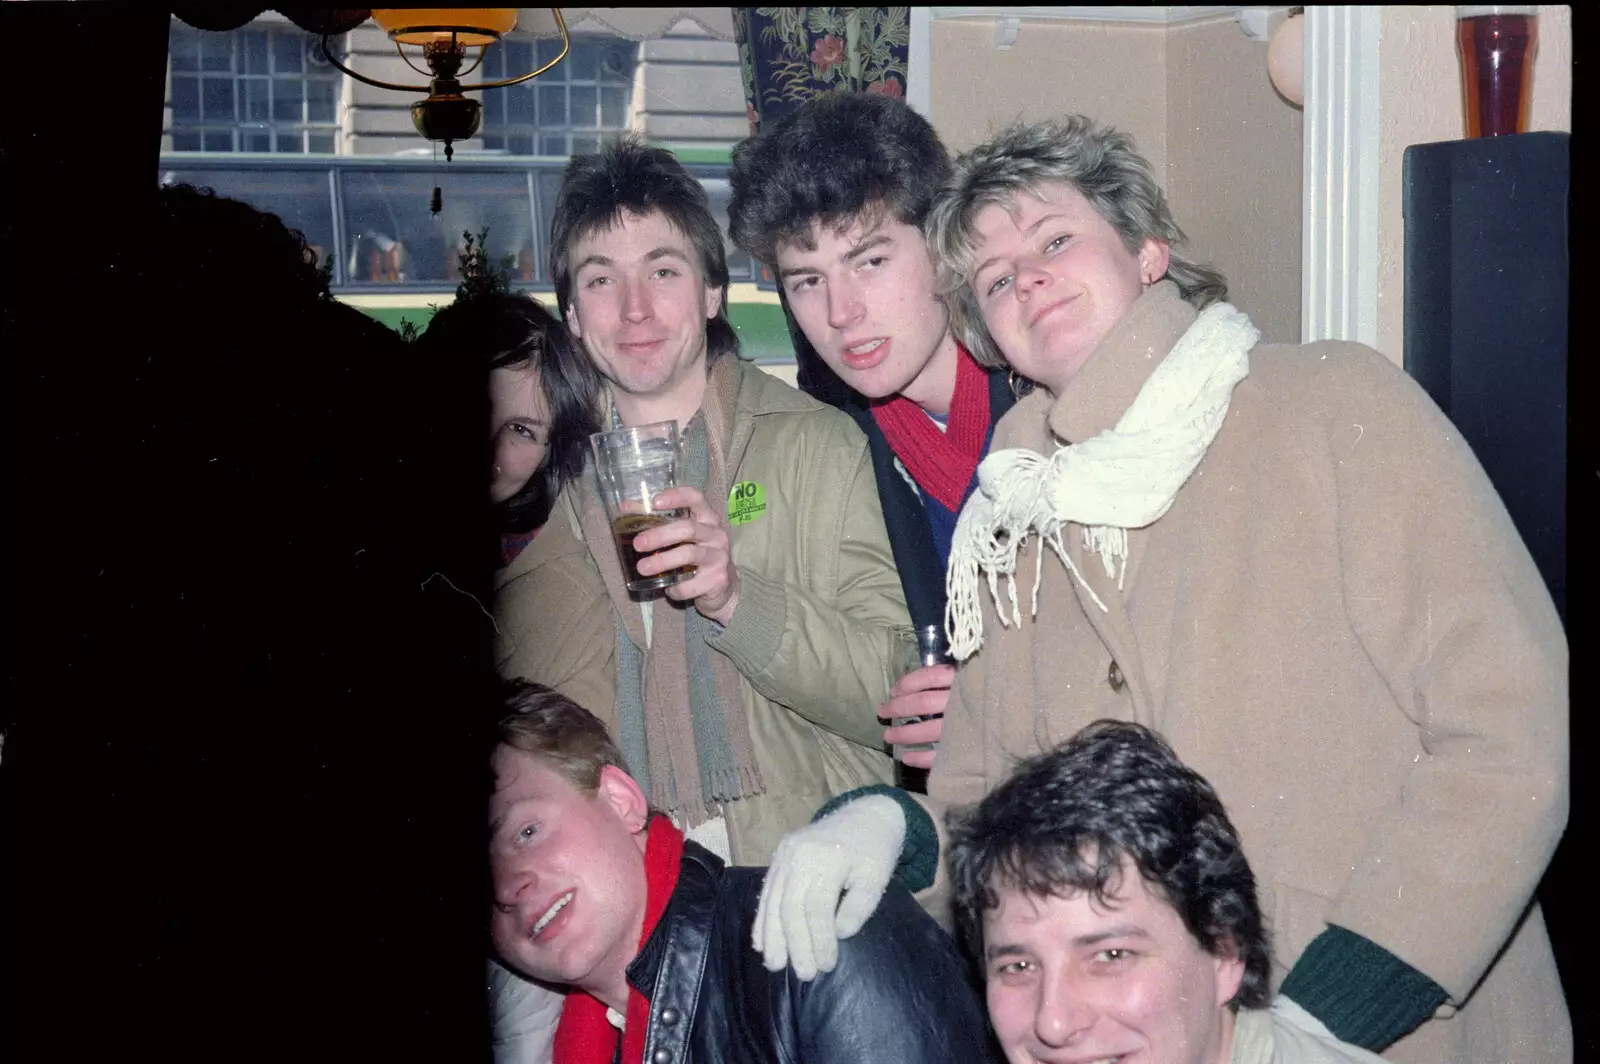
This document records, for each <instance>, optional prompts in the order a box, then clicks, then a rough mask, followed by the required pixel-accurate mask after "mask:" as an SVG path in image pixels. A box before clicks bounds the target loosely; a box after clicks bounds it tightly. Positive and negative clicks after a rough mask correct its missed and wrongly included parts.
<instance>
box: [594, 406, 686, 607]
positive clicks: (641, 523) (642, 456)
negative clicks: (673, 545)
mask: <svg viewBox="0 0 1600 1064" xmlns="http://www.w3.org/2000/svg"><path fill="white" fill-rule="evenodd" d="M589 446H590V448H591V449H592V450H593V451H594V464H595V474H596V476H597V477H598V479H599V481H600V498H601V499H603V500H604V501H605V504H606V516H607V517H609V518H610V519H611V537H612V539H614V540H616V543H617V554H618V556H619V557H620V559H621V561H622V576H623V579H624V580H625V581H627V585H628V590H629V591H632V592H635V593H638V592H648V591H659V590H660V589H662V588H665V587H671V586H672V585H673V584H676V583H679V582H680V581H683V580H687V579H689V577H691V576H693V575H694V570H695V567H694V566H692V565H680V566H678V567H677V568H676V569H668V570H667V571H666V572H664V573H656V574H654V575H652V576H643V575H641V574H640V573H639V559H640V558H641V557H649V554H648V553H646V554H644V555H641V554H640V553H639V552H638V551H637V550H635V549H634V546H633V540H634V537H636V536H637V535H638V534H639V533H640V532H643V531H644V530H645V529H647V528H656V527H658V526H660V525H664V524H668V523H669V522H672V521H677V520H679V519H681V518H685V517H688V516H689V511H688V510H687V509H682V508H680V509H676V510H663V509H660V508H658V507H657V506H656V505H655V497H656V496H657V495H659V494H661V493H662V492H663V491H666V490H667V489H668V488H672V487H676V486H677V484H678V462H679V459H680V454H681V452H680V450H679V447H678V425H677V423H676V422H673V421H661V422H657V423H655V424H651V425H638V426H635V427H634V428H626V429H617V430H616V431H614V432H596V433H595V434H594V435H592V436H590V437H589Z"/></svg>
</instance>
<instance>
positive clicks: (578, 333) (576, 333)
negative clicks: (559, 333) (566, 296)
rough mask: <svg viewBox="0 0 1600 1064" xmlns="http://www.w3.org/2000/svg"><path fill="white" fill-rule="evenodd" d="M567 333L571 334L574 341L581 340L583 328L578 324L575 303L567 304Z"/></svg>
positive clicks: (576, 305)
mask: <svg viewBox="0 0 1600 1064" xmlns="http://www.w3.org/2000/svg"><path fill="white" fill-rule="evenodd" d="M567 331H568V332H570V333H571V334H572V338H573V339H574V340H582V339H583V326H582V325H581V324H579V322H578V304H577V303H571V302H569V303H568V304H567Z"/></svg>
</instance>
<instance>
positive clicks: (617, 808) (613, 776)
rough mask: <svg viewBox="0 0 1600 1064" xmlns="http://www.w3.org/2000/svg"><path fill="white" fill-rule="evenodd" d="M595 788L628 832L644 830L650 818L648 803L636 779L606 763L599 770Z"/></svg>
mask: <svg viewBox="0 0 1600 1064" xmlns="http://www.w3.org/2000/svg"><path fill="white" fill-rule="evenodd" d="M596 790H597V791H598V793H599V795H600V797H601V799H602V800H604V801H605V803H606V805H608V806H610V807H611V811H612V812H614V813H616V814H617V819H618V820H621V821H622V826H623V827H625V828H627V829H628V834H630V835H637V834H639V833H640V832H641V831H643V830H644V826H645V824H646V822H648V821H649V819H650V803H649V801H648V800H646V799H645V796H644V791H643V790H642V789H640V787H639V784H638V781H636V780H635V779H634V778H633V777H632V776H630V775H628V774H627V773H626V772H624V771H622V770H621V769H620V768H617V767H616V766H615V765H606V766H605V767H604V768H602V769H601V770H600V782H599V785H598V786H597V787H596Z"/></svg>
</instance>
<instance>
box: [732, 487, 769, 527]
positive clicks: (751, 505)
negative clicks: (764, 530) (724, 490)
mask: <svg viewBox="0 0 1600 1064" xmlns="http://www.w3.org/2000/svg"><path fill="white" fill-rule="evenodd" d="M766 512H767V493H766V491H765V490H763V489H762V487H761V485H760V484H757V483H756V482H755V481H753V480H741V481H740V482H739V483H737V484H735V485H734V486H733V490H732V491H730V492H728V523H729V524H730V525H743V524H748V523H749V522H751V521H754V520H755V519H756V518H758V517H760V516H761V515H762V514H764V513H766Z"/></svg>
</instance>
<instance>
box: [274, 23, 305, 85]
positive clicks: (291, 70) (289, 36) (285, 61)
mask: <svg viewBox="0 0 1600 1064" xmlns="http://www.w3.org/2000/svg"><path fill="white" fill-rule="evenodd" d="M304 59H305V37H304V35H302V34H299V33H289V32H287V31H284V30H279V31H278V32H277V33H274V34H273V35H272V72H273V73H274V74H299V73H301V72H303V71H304V70H305V62H304Z"/></svg>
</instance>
